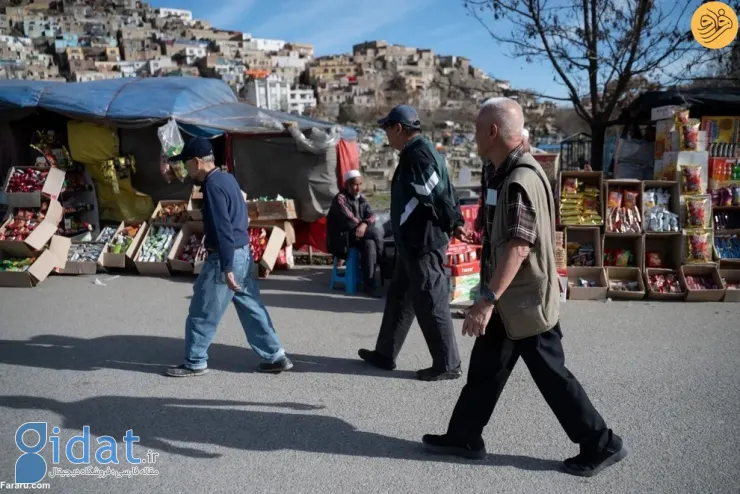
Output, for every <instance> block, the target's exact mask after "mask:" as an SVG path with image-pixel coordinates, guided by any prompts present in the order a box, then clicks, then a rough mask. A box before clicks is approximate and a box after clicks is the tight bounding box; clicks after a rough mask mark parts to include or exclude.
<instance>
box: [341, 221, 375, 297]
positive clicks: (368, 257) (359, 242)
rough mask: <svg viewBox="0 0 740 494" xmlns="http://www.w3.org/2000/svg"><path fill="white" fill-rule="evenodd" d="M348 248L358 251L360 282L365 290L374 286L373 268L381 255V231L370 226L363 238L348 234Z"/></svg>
mask: <svg viewBox="0 0 740 494" xmlns="http://www.w3.org/2000/svg"><path fill="white" fill-rule="evenodd" d="M349 235H350V240H349V245H350V247H354V248H356V249H357V250H359V251H360V270H361V271H362V281H363V283H364V285H365V288H370V287H373V286H374V285H375V267H376V266H377V264H378V258H379V257H380V256H381V255H382V254H383V231H382V230H381V229H380V228H378V227H375V226H371V227H370V228H368V229H367V230H366V231H365V236H364V237H362V238H357V237H355V235H354V232H350V233H349Z"/></svg>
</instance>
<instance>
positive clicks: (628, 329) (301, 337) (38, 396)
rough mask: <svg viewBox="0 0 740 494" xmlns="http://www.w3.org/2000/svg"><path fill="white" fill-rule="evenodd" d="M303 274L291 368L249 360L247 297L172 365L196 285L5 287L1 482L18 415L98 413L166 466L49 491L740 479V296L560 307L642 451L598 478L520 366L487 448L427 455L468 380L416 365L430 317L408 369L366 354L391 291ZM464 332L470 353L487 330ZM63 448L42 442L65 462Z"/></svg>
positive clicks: (61, 282) (285, 296)
mask: <svg viewBox="0 0 740 494" xmlns="http://www.w3.org/2000/svg"><path fill="white" fill-rule="evenodd" d="M292 273H293V275H292V276H277V277H274V278H272V279H270V280H267V281H264V282H262V287H263V299H264V301H265V303H266V304H267V305H268V307H269V309H270V312H271V315H272V317H273V320H274V322H275V325H276V327H277V328H278V332H279V333H280V336H281V339H282V341H283V343H284V344H285V346H286V348H287V350H288V352H289V353H290V354H291V357H292V358H293V360H294V362H295V371H294V372H291V373H288V374H282V375H279V376H265V375H259V374H256V373H254V372H252V369H253V367H254V366H255V365H256V364H257V363H258V362H257V360H256V358H255V357H254V355H253V354H252V353H251V352H250V351H249V350H248V349H247V346H246V343H245V338H244V335H243V333H242V332H241V329H240V326H239V324H238V320H237V317H236V313H235V312H234V310H233V309H230V310H229V312H228V314H227V316H226V317H225V319H224V321H223V322H222V325H221V330H220V332H219V334H218V336H217V337H216V340H215V343H214V345H213V347H212V350H211V352H210V355H211V360H210V367H211V369H212V370H211V372H210V374H208V375H207V376H205V377H201V378H191V379H180V380H177V379H172V378H166V377H163V376H162V375H161V374H162V371H163V370H164V368H165V366H167V365H169V364H178V363H180V359H181V357H182V351H183V322H184V320H185V314H186V311H187V307H188V303H189V296H190V294H191V293H192V292H191V284H190V283H191V280H189V279H186V280H178V279H169V280H160V279H153V278H143V277H120V278H118V279H114V280H111V281H109V282H108V283H107V286H100V285H96V284H94V283H93V281H94V279H95V277H92V278H90V277H80V278H63V277H58V276H55V277H51V278H49V279H48V280H47V281H46V282H45V283H43V284H42V285H41V286H39V287H37V288H35V289H5V288H0V480H1V481H5V482H13V479H14V474H13V472H14V465H15V462H16V459H17V458H18V456H19V454H20V451H19V450H18V449H17V448H16V446H15V442H14V435H15V431H16V429H17V428H18V427H19V426H20V425H21V424H22V423H24V422H28V421H46V422H48V423H49V429H50V430H51V427H52V426H57V425H58V426H59V427H61V428H62V430H61V433H60V434H59V436H60V438H61V441H60V442H61V444H62V448H63V447H64V445H65V444H66V442H67V440H69V438H71V437H72V436H73V435H75V434H80V433H81V431H82V428H83V426H85V425H88V426H90V429H91V432H92V435H93V436H95V437H99V436H104V435H110V436H113V437H114V438H116V439H118V440H119V441H121V440H122V437H123V436H124V434H125V433H126V430H128V429H133V433H134V434H135V435H136V436H139V437H140V442H139V443H138V444H136V445H135V446H134V454H136V455H137V456H144V455H145V453H146V451H147V450H148V449H151V450H153V451H157V452H159V453H160V454H159V456H158V457H157V458H156V463H155V464H154V465H150V466H154V467H155V468H156V469H157V470H158V472H159V475H158V476H148V477H146V476H138V477H134V478H105V479H100V478H95V477H91V476H88V477H81V476H78V477H76V478H58V477H57V478H53V479H48V477H47V479H45V480H44V481H45V482H49V483H50V484H51V490H52V492H69V493H88V492H89V493H101V492H105V493H114V492H122V493H123V492H125V493H139V492H141V493H154V492H157V493H158V492H172V493H177V492H190V491H192V490H194V489H195V490H197V491H199V492H214V493H215V492H250V493H263V492H265V493H267V492H269V493H283V492H300V493H315V492H343V493H349V492H352V493H354V492H361V493H369V492H378V493H381V492H382V493H396V492H397V493H406V492H408V493H416V492H419V493H430V492H460V493H493V492H505V493H519V492H521V493H542V492H547V493H551V494H552V493H564V494H565V493H567V494H574V493H581V492H583V493H622V492H624V493H634V492H651V493H652V492H655V493H671V494H675V493H692V494H693V493H699V492H701V493H710V492H711V493H737V492H740V449H739V448H738V446H737V444H738V439H740V425H738V419H737V413H738V409H737V406H738V403H740V364H739V362H740V360H739V359H738V356H739V355H740V323H739V322H738V321H739V320H740V319H739V315H740V305H732V304H688V303H683V304H681V303H679V304H671V303H662V304H661V303H652V302H631V303H630V302H616V301H615V302H610V303H607V302H568V303H567V304H566V305H565V306H564V309H563V311H564V313H563V317H562V321H563V328H564V332H565V339H564V345H565V350H566V355H567V360H568V362H569V365H570V368H571V370H572V371H573V372H574V373H575V374H576V375H577V376H578V377H579V378H580V379H581V381H582V383H583V384H584V385H585V387H586V389H587V391H588V392H589V394H590V396H591V398H592V400H593V401H594V402H595V404H596V406H597V408H598V409H599V410H600V411H601V412H602V414H603V415H604V417H605V419H606V420H607V422H608V423H609V425H610V426H611V427H612V428H614V429H615V430H616V431H617V432H618V433H619V434H620V435H622V436H623V438H624V440H625V442H626V444H627V445H629V447H630V449H631V454H630V456H628V457H627V459H626V460H624V461H623V462H622V463H620V464H619V465H617V466H616V467H614V468H612V469H609V470H607V471H606V472H605V473H604V474H602V476H599V477H597V478H595V479H590V480H585V479H578V478H574V477H571V476H568V475H566V474H563V473H560V472H559V471H558V467H559V462H560V461H561V460H562V459H563V458H566V457H568V456H572V455H574V454H576V453H577V447H576V446H575V445H573V444H571V443H570V442H569V440H568V438H567V436H566V435H565V433H564V432H563V431H562V429H561V428H560V426H559V424H558V422H557V421H556V419H555V417H554V416H553V415H552V413H551V412H550V410H549V409H548V408H547V405H546V404H545V402H544V400H543V399H542V398H541V396H540V395H539V393H538V391H537V389H536V387H535V385H534V383H533V382H532V379H531V377H530V375H529V373H528V371H527V369H526V367H525V366H524V364H523V362H519V364H518V366H517V368H516V369H515V372H514V374H513V375H512V377H511V379H510V381H509V384H508V387H507V388H506V390H505V392H504V394H503V396H502V399H501V402H500V404H499V406H498V408H497V409H496V411H495V413H494V416H493V418H492V420H491V423H490V425H489V427H488V428H487V429H486V431H485V440H486V444H487V448H488V451H489V454H488V457H487V458H486V459H485V460H483V461H481V462H472V461H461V460H454V459H453V460H450V459H447V458H441V457H434V456H429V455H427V454H425V453H424V452H422V451H421V447H420V445H419V440H420V439H421V436H422V435H423V434H424V433H427V432H433V433H441V432H443V431H444V430H445V428H446V425H447V420H448V418H449V416H450V413H451V411H452V408H453V406H454V404H455V400H456V398H457V396H458V394H459V392H460V389H461V388H462V386H463V384H464V380H462V379H461V380H459V381H455V382H444V383H422V382H417V381H415V380H414V379H413V378H412V371H414V370H415V369H418V368H421V367H426V366H427V365H428V364H429V363H430V359H429V355H428V353H427V350H426V346H425V345H424V342H423V339H422V337H421V334H420V331H419V329H418V327H417V326H415V327H414V329H412V334H411V336H410V337H409V340H408V341H407V343H406V346H405V348H404V350H403V352H402V354H401V357H400V358H399V362H398V364H399V370H398V371H396V372H393V373H386V372H381V371H374V370H371V369H370V368H368V367H365V366H364V365H363V364H362V363H360V362H359V361H358V360H357V358H356V352H357V349H358V348H360V347H366V348H371V347H372V346H373V344H374V341H375V336H376V332H377V329H378V327H379V324H380V320H381V314H382V301H375V300H367V299H363V298H352V297H346V296H344V295H343V294H341V293H338V292H337V293H335V294H330V293H328V290H327V288H326V287H327V286H328V278H327V274H328V271H325V270H324V271H321V270H315V269H314V270H312V269H309V268H306V269H301V270H296V271H293V272H292ZM99 278H100V279H101V280H105V279H106V275H102V276H99ZM461 324H462V323H461V321H458V322H456V325H457V327H458V329H459V328H461ZM460 342H461V345H462V353H463V356H464V362H465V363H466V364H467V361H468V359H469V356H470V350H471V348H472V343H473V342H472V340H471V339H465V340H462V339H460ZM26 441H27V444H31V445H33V443H34V442H35V440H34V435H33V434H32V433H29V434H27V435H26ZM51 449H52V445H51V444H48V445H47V447H45V449H44V450H43V452H42V455H43V456H44V457H45V458H46V460H47V463H48V464H49V468H50V469H51V467H52V466H53V465H52V453H51ZM95 449H97V446H96V445H95V442H94V441H93V452H92V454H94V452H95ZM80 451H81V448H79V446H78V447H77V448H76V449H75V452H80ZM118 451H119V455H120V457H119V460H120V464H119V465H117V466H115V465H114V466H115V467H116V468H117V469H118V470H124V469H126V468H130V466H127V463H126V457H125V449H124V446H123V444H122V443H120V444H119V449H118ZM62 455H64V451H62ZM58 466H59V467H62V468H73V467H74V466H73V465H70V464H69V463H68V462H67V461H66V460H63V461H62V463H61V464H60V465H58Z"/></svg>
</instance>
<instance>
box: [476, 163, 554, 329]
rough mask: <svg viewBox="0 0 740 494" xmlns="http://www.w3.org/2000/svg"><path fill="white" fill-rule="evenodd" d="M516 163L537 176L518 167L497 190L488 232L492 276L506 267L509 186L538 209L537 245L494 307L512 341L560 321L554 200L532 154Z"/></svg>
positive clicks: (549, 327) (550, 327)
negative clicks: (520, 191) (501, 266)
mask: <svg viewBox="0 0 740 494" xmlns="http://www.w3.org/2000/svg"><path fill="white" fill-rule="evenodd" d="M518 164H519V165H530V166H532V167H534V168H535V170H536V172H535V170H532V169H531V168H527V167H522V166H519V167H516V165H514V169H513V170H512V171H511V172H510V173H509V176H508V177H507V178H506V180H505V181H504V183H503V185H502V186H501V188H500V189H499V194H498V199H497V202H496V212H495V214H494V216H493V221H492V225H491V231H490V232H489V238H490V239H491V242H492V246H491V247H492V248H491V266H492V268H493V270H492V271H491V272H494V271H495V269H496V267H497V266H498V264H499V263H501V262H503V258H504V253H505V251H506V244H507V243H508V231H509V224H508V221H507V218H508V215H507V212H506V209H507V207H506V205H507V204H508V201H509V197H508V195H509V185H511V184H513V183H516V184H519V185H520V186H521V187H522V188H523V189H524V191H525V192H526V193H527V196H528V197H529V200H530V201H531V202H532V206H533V207H534V209H535V215H536V218H537V226H536V228H537V241H536V242H535V244H534V246H533V247H532V248H531V250H530V253H529V256H528V257H527V259H525V260H524V262H523V263H522V266H521V268H520V269H519V272H518V273H517V274H516V277H515V278H514V281H512V282H511V285H509V288H507V289H506V291H505V292H504V293H503V295H501V297H500V298H499V300H498V302H497V304H496V309H497V311H498V313H499V314H500V315H501V319H502V320H503V322H504V326H505V328H506V334H507V335H508V336H509V338H511V339H512V340H518V339H522V338H528V337H530V336H535V335H538V334H540V333H544V332H546V331H549V330H551V329H552V328H553V327H554V326H555V324H557V322H558V318H559V317H560V280H559V278H558V273H557V269H556V267H555V249H554V246H555V218H554V212H555V201H554V200H553V197H552V191H551V190H550V187H549V182H548V180H547V178H546V176H545V172H544V171H543V170H542V167H541V166H540V165H539V163H537V161H536V160H535V159H534V158H533V157H532V155H531V154H529V153H525V154H524V155H523V156H522V157H521V158H520V159H519V163H518ZM538 175H540V176H541V177H542V179H540V177H538ZM543 180H544V183H543ZM545 184H548V185H547V186H545ZM551 212H552V214H551Z"/></svg>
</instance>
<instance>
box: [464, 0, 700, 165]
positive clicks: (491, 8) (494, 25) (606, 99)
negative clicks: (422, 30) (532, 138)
mask: <svg viewBox="0 0 740 494" xmlns="http://www.w3.org/2000/svg"><path fill="white" fill-rule="evenodd" d="M462 2H463V4H464V5H465V7H466V8H467V9H468V11H469V12H470V13H471V15H473V16H474V17H475V18H476V19H477V20H478V21H480V23H481V24H482V25H483V26H484V27H485V28H486V29H487V30H488V32H489V33H490V35H491V36H492V38H493V39H494V40H495V41H496V42H497V43H498V44H499V46H505V47H507V48H508V54H509V55H510V56H512V57H517V58H521V59H522V60H524V61H526V62H527V63H532V62H535V61H540V62H541V61H544V62H546V63H548V64H549V65H550V66H551V67H552V68H553V70H554V77H553V78H554V80H555V81H556V82H558V83H560V84H562V85H563V86H564V87H565V89H566V91H567V95H568V96H567V97H565V98H556V97H552V95H539V96H542V97H549V98H551V99H554V100H561V101H569V102H571V103H572V105H573V108H574V110H575V112H576V114H577V115H578V116H579V117H580V118H581V119H583V120H584V121H585V122H586V123H587V124H588V126H589V128H590V134H591V137H592V139H593V142H592V149H593V152H592V156H591V166H592V167H593V168H594V169H595V170H600V169H602V151H601V150H602V148H603V145H604V139H605V132H606V128H607V127H608V126H609V125H610V124H611V123H612V122H613V119H614V115H615V110H616V109H617V108H618V105H619V103H620V101H622V99H623V95H624V93H625V92H626V91H628V89H629V84H630V81H631V80H632V79H633V78H635V77H642V78H645V79H649V80H657V81H665V80H666V78H667V77H672V76H678V77H685V76H686V74H687V73H688V71H689V70H691V69H692V68H697V67H699V66H700V65H701V64H702V63H703V62H705V61H706V59H707V52H708V50H705V49H703V48H701V46H700V45H699V44H698V43H696V42H695V41H694V39H693V37H692V35H691V31H690V30H689V29H687V28H686V19H687V18H690V16H691V14H692V11H693V6H695V5H696V2H695V1H694V0H675V1H674V0H578V1H576V2H573V3H572V4H570V5H567V4H565V3H563V2H559V1H556V0H462ZM690 7H692V8H690ZM501 21H508V23H509V25H508V26H506V24H505V22H501Z"/></svg>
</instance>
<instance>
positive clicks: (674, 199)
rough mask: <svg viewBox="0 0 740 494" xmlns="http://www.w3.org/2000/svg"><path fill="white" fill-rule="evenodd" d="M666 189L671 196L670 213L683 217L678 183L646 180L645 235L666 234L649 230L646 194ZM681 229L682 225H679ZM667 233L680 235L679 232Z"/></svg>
mask: <svg viewBox="0 0 740 494" xmlns="http://www.w3.org/2000/svg"><path fill="white" fill-rule="evenodd" d="M656 189H664V190H666V191H668V193H670V194H671V199H670V203H669V205H668V211H670V212H671V213H674V214H677V215H678V216H679V218H680V217H681V197H680V196H681V189H680V188H679V185H678V182H676V181H669V180H645V181H643V182H642V194H641V195H642V198H641V199H642V208H641V210H640V211H641V214H642V231H643V232H645V233H664V232H651V231H650V230H648V224H649V218H648V214H647V213H648V211H649V209H648V207H647V198H646V196H645V192H646V191H648V190H656ZM679 227H680V224H679ZM665 233H678V232H665Z"/></svg>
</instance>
